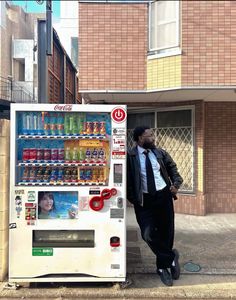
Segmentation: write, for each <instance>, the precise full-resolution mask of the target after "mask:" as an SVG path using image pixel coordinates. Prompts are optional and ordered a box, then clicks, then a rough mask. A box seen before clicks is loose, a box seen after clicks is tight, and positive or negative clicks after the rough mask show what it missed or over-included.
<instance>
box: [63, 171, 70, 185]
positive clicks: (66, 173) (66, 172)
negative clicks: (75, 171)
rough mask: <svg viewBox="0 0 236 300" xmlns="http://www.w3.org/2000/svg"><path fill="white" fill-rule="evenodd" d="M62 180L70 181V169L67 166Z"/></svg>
mask: <svg viewBox="0 0 236 300" xmlns="http://www.w3.org/2000/svg"><path fill="white" fill-rule="evenodd" d="M64 181H65V182H71V170H70V169H69V168H66V170H65V173H64Z"/></svg>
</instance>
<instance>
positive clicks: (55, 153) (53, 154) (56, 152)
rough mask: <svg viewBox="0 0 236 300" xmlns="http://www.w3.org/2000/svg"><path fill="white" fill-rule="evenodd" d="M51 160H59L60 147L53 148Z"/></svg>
mask: <svg viewBox="0 0 236 300" xmlns="http://www.w3.org/2000/svg"><path fill="white" fill-rule="evenodd" d="M51 160H52V161H57V160H58V149H57V148H53V149H52V150H51Z"/></svg>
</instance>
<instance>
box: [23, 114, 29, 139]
mask: <svg viewBox="0 0 236 300" xmlns="http://www.w3.org/2000/svg"><path fill="white" fill-rule="evenodd" d="M29 129H30V114H29V112H23V113H22V134H25V135H27V134H29Z"/></svg>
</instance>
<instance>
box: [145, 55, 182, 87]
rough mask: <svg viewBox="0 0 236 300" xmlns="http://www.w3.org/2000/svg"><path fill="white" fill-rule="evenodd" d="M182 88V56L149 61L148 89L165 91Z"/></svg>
mask: <svg viewBox="0 0 236 300" xmlns="http://www.w3.org/2000/svg"><path fill="white" fill-rule="evenodd" d="M180 86H181V55H176V56H170V57H163V58H156V59H149V60H148V62H147V89H148V90H152V89H165V88H172V87H180Z"/></svg>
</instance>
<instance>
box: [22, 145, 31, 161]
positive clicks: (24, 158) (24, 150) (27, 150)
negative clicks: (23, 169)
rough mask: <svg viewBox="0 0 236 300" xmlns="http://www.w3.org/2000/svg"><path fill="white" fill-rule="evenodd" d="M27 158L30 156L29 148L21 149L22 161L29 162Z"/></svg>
mask: <svg viewBox="0 0 236 300" xmlns="http://www.w3.org/2000/svg"><path fill="white" fill-rule="evenodd" d="M29 156H30V149H29V148H24V149H23V155H22V160H23V161H25V162H27V161H28V160H29Z"/></svg>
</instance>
